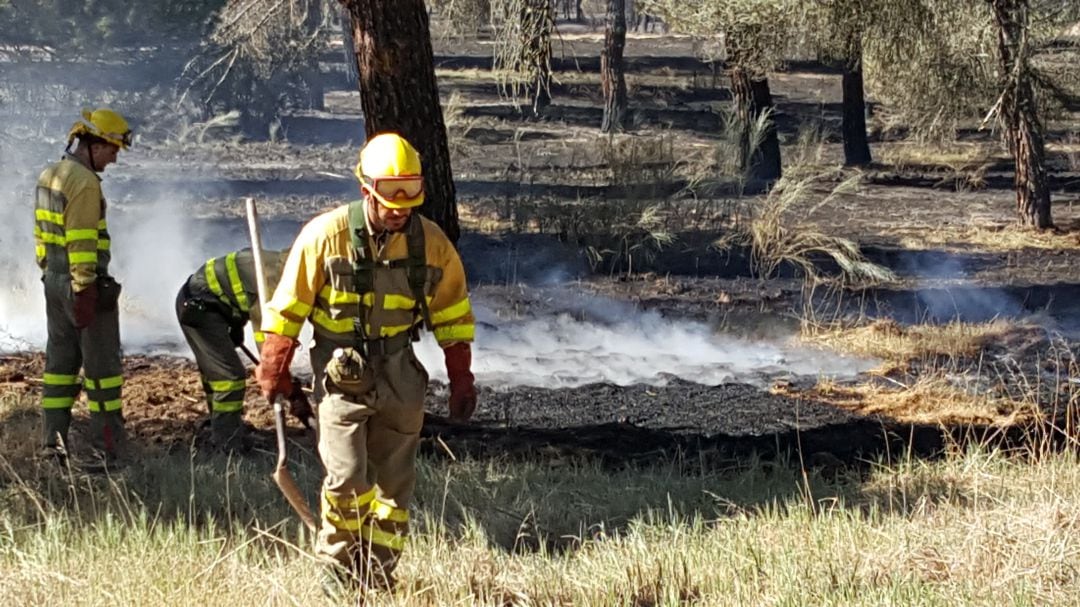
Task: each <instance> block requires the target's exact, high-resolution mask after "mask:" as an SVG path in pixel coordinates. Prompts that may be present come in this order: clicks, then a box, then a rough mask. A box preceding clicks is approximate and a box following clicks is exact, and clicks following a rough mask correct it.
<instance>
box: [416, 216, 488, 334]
mask: <svg viewBox="0 0 1080 607" xmlns="http://www.w3.org/2000/svg"><path fill="white" fill-rule="evenodd" d="M432 236H435V235H434V234H432ZM440 236H441V238H440ZM428 241H429V242H431V246H430V248H428V262H429V263H430V264H431V265H433V266H436V267H438V268H440V269H442V279H440V280H439V283H438V284H437V285H435V292H434V293H433V294H432V297H431V302H430V303H429V304H428V309H429V311H430V312H431V324H432V325H433V327H432V330H433V332H434V333H435V340H436V341H438V342H439V345H440V346H442V347H444V348H445V347H447V346H450V345H452V344H455V343H458V342H463V341H464V342H471V341H472V340H473V338H474V336H475V333H476V319H475V318H474V317H473V313H472V304H471V303H469V290H468V286H467V285H466V283H465V267H464V266H463V265H462V264H461V257H460V256H459V255H458V253H457V250H456V249H454V245H452V244H450V241H449V240H448V239H447V238H446V236H445V235H443V234H442V231H441V230H440V231H438V232H437V236H435V237H434V238H429V239H428Z"/></svg>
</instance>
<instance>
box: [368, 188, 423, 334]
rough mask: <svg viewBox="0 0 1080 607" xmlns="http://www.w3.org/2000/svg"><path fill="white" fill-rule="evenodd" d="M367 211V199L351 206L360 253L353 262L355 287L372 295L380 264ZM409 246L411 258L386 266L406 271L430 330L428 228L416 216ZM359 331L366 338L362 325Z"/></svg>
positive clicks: (411, 222)
mask: <svg viewBox="0 0 1080 607" xmlns="http://www.w3.org/2000/svg"><path fill="white" fill-rule="evenodd" d="M366 212H367V211H366V209H365V205H364V201H363V200H357V201H354V202H352V203H350V204H349V237H350V238H351V239H352V248H353V250H354V251H355V253H356V255H355V258H354V261H353V286H354V288H355V289H356V292H357V293H368V292H371V291H372V290H373V289H374V285H375V267H376V265H378V264H376V263H375V255H374V253H373V252H372V250H371V238H370V237H369V234H368V230H367V219H366V217H365V213H366ZM405 243H406V246H407V247H408V252H409V256H408V258H407V259H403V260H395V261H392V262H389V263H387V264H385V266H386V267H388V268H400V267H404V268H405V271H406V273H407V276H408V281H409V290H410V291H412V295H413V299H414V300H415V301H416V305H417V308H418V312H419V314H420V317H421V318H422V319H423V320H424V326H425V327H427V328H428V330H430V329H431V326H432V325H431V311H430V310H429V309H428V303H427V294H426V293H425V292H424V286H425V285H426V283H427V249H426V247H425V241H424V226H423V223H422V222H421V220H420V218H419V217H417V216H416V215H413V216H412V217H411V218H410V219H409V223H408V225H407V226H406V227H405ZM361 305H362V304H361ZM361 316H363V315H361ZM357 331H358V332H359V333H360V334H361V336H363V327H362V323H358V325H357ZM364 338H366V336H364Z"/></svg>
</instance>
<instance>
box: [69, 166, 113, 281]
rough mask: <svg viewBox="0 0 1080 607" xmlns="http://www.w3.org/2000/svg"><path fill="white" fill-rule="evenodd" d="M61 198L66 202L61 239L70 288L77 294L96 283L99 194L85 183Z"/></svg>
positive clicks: (99, 215) (99, 222)
mask: <svg viewBox="0 0 1080 607" xmlns="http://www.w3.org/2000/svg"><path fill="white" fill-rule="evenodd" d="M64 195H65V196H66V197H67V201H68V202H67V206H66V207H65V208H64V239H65V240H66V241H67V254H68V264H69V265H70V266H71V288H72V290H73V291H75V292H76V293H78V292H79V291H82V290H83V289H85V288H86V287H88V286H90V285H91V284H93V283H94V281H95V280H96V279H97V263H98V228H99V227H100V225H101V223H102V221H103V220H104V217H103V215H102V209H101V190H100V189H98V188H96V187H94V186H93V185H91V184H89V183H85V182H84V183H81V184H78V185H76V186H75V187H73V188H72V190H71V191H68V192H64Z"/></svg>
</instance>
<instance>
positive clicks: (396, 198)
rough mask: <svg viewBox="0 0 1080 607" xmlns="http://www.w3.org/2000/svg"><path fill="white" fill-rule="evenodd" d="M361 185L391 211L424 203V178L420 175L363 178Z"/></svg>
mask: <svg viewBox="0 0 1080 607" xmlns="http://www.w3.org/2000/svg"><path fill="white" fill-rule="evenodd" d="M361 183H362V184H363V186H364V187H365V188H366V189H367V191H369V192H371V193H372V194H374V195H375V197H376V198H378V199H379V202H381V203H382V204H383V205H385V206H388V207H390V208H392V209H404V208H409V207H415V206H418V205H420V204H421V203H423V202H424V198H423V196H424V178H423V176H421V175H388V176H385V177H364V178H363V180H362V181H361Z"/></svg>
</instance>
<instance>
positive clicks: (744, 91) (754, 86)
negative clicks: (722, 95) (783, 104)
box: [729, 62, 781, 186]
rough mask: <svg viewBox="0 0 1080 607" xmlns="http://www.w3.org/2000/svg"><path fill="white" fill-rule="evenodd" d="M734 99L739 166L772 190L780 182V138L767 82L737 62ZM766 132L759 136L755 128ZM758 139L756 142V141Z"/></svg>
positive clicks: (751, 179) (733, 72) (753, 180)
mask: <svg viewBox="0 0 1080 607" xmlns="http://www.w3.org/2000/svg"><path fill="white" fill-rule="evenodd" d="M729 77H730V78H731V95H732V99H733V101H734V103H735V112H736V116H737V119H738V120H739V122H740V123H741V124H740V135H739V166H740V167H741V168H742V169H743V171H745V174H746V177H747V180H748V181H749V182H751V183H754V184H756V185H759V186H760V185H763V186H769V185H771V184H773V183H775V182H776V181H777V180H779V179H780V176H781V172H780V138H779V136H778V134H777V132H776V122H775V121H774V120H773V112H774V111H775V109H774V106H773V101H772V93H771V92H770V91H769V80H768V79H767V78H762V77H756V76H753V75H751V72H750V70H749V69H747V68H744V67H742V66H740V65H739V64H738V63H737V62H733V64H732V67H731V69H730V71H729ZM758 124H761V125H762V126H763V131H762V132H760V133H755V125H758ZM755 139H756V141H755Z"/></svg>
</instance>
